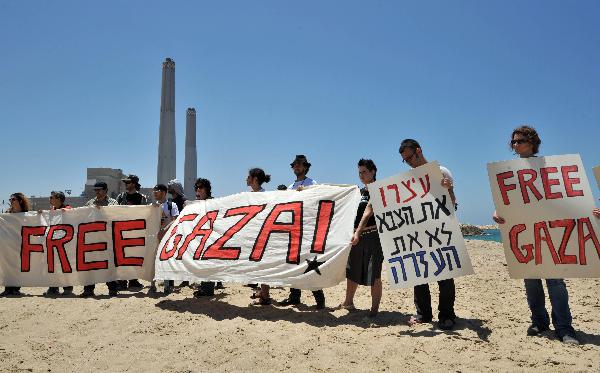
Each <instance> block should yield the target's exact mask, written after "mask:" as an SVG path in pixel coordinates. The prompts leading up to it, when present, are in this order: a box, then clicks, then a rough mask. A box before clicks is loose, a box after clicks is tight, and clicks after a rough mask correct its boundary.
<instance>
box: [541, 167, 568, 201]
mask: <svg viewBox="0 0 600 373" xmlns="http://www.w3.org/2000/svg"><path fill="white" fill-rule="evenodd" d="M557 172H558V168H556V167H542V168H540V175H541V177H542V185H543V186H544V195H545V197H546V199H557V198H562V197H563V195H562V193H561V192H554V193H553V192H552V186H553V185H560V180H559V179H551V178H550V177H549V175H550V174H555V173H557Z"/></svg>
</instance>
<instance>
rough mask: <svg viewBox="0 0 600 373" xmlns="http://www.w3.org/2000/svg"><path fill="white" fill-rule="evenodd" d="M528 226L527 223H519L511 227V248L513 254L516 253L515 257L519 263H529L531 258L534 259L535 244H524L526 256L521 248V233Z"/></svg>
mask: <svg viewBox="0 0 600 373" xmlns="http://www.w3.org/2000/svg"><path fill="white" fill-rule="evenodd" d="M526 229H527V228H526V226H525V224H517V225H515V226H513V227H512V228H511V229H510V232H509V237H510V249H511V250H512V252H513V254H515V258H517V261H518V262H519V263H529V261H531V259H533V245H532V244H527V245H523V246H522V248H521V249H523V250H525V252H526V253H527V255H526V256H524V255H523V253H522V252H521V250H520V249H519V233H521V232H523V231H525V230H526Z"/></svg>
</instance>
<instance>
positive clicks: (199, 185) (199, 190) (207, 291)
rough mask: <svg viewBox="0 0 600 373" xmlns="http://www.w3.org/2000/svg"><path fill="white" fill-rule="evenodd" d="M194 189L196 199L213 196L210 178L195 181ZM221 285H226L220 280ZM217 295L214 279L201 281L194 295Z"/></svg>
mask: <svg viewBox="0 0 600 373" xmlns="http://www.w3.org/2000/svg"><path fill="white" fill-rule="evenodd" d="M194 190H195V191H196V200H197V201H203V200H206V199H211V198H213V197H212V186H211V184H210V180H208V179H203V178H198V179H197V180H196V182H195V183H194ZM217 284H218V285H219V284H220V286H219V287H218V288H219V289H223V288H224V286H223V284H221V283H220V282H219V283H217ZM213 295H215V283H214V282H212V281H202V282H200V289H198V290H196V291H195V292H194V297H196V298H200V297H211V296H213Z"/></svg>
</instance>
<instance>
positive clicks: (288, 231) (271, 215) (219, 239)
mask: <svg viewBox="0 0 600 373" xmlns="http://www.w3.org/2000/svg"><path fill="white" fill-rule="evenodd" d="M359 200H360V193H359V191H358V188H357V187H356V186H334V185H316V186H311V187H309V188H307V189H305V190H302V191H300V192H299V191H294V190H289V191H273V192H263V193H252V192H246V193H240V194H235V195H232V196H227V197H223V198H218V199H209V200H206V201H195V202H192V203H189V204H188V205H187V206H186V207H185V208H184V209H183V211H182V212H181V214H180V215H179V217H178V219H177V220H176V221H175V223H174V224H173V227H172V228H171V229H170V231H169V232H168V233H167V234H166V235H165V237H163V239H162V241H161V243H160V245H159V250H158V252H157V256H156V279H157V280H188V281H200V280H205V281H226V282H240V283H262V284H270V285H275V286H290V287H295V288H299V289H309V290H316V289H321V288H326V287H330V286H334V285H337V284H338V283H339V282H340V281H342V280H344V278H345V268H346V261H347V258H348V253H349V247H350V240H351V238H352V232H353V227H354V225H353V223H354V217H355V216H356V208H357V206H358V203H359Z"/></svg>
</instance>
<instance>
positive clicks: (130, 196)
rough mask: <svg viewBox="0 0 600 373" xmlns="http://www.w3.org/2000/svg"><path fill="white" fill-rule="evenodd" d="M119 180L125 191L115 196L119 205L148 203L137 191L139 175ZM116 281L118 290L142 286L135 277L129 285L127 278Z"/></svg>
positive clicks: (138, 188)
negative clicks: (123, 184) (122, 183)
mask: <svg viewBox="0 0 600 373" xmlns="http://www.w3.org/2000/svg"><path fill="white" fill-rule="evenodd" d="M121 181H122V182H124V183H125V192H123V193H121V194H119V195H118V196H117V202H118V203H119V205H128V206H139V205H147V204H148V197H146V196H145V195H143V194H142V193H140V192H139V191H140V188H141V187H142V186H141V185H140V178H139V177H137V176H136V175H132V174H129V176H127V177H126V178H124V179H121ZM117 283H118V284H119V290H127V289H128V288H129V289H141V288H143V287H144V285H142V284H141V283H140V282H139V281H138V280H137V279H133V280H129V286H127V280H119V281H117Z"/></svg>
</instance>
